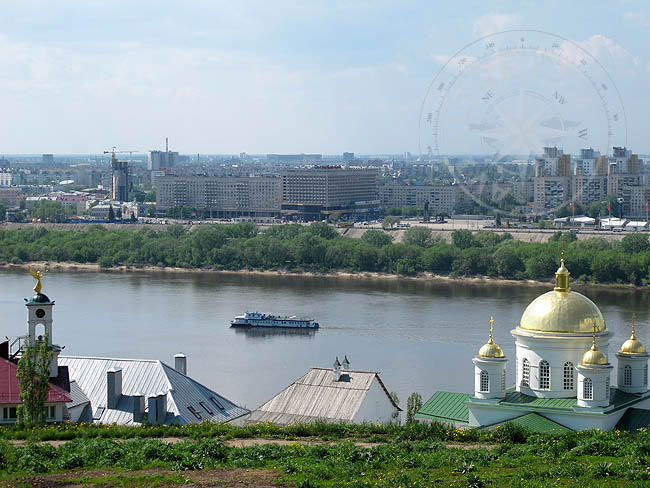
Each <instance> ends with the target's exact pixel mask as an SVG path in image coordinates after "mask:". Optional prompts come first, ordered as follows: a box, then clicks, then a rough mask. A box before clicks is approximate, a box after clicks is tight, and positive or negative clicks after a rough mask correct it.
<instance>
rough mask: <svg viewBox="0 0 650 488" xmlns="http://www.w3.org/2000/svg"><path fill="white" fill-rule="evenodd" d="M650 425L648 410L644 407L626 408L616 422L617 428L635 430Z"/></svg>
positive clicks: (649, 411)
mask: <svg viewBox="0 0 650 488" xmlns="http://www.w3.org/2000/svg"><path fill="white" fill-rule="evenodd" d="M648 427H650V410H646V409H645V408H628V409H627V411H626V412H625V413H624V414H623V416H622V417H621V420H619V421H618V423H617V424H616V428H617V429H619V430H630V431H633V430H637V429H643V428H645V429H647V428H648Z"/></svg>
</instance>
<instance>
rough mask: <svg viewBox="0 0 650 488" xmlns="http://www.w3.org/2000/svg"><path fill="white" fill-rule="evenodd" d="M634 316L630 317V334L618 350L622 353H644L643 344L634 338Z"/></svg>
mask: <svg viewBox="0 0 650 488" xmlns="http://www.w3.org/2000/svg"><path fill="white" fill-rule="evenodd" d="M635 318H636V317H634V316H633V317H632V335H631V336H630V338H629V339H628V340H627V341H625V342H624V343H623V345H622V346H621V350H620V351H618V352H622V353H623V354H645V353H646V350H645V346H644V345H643V344H642V343H641V341H640V340H638V339H637V338H636V333H635V332H636V331H635V329H636V327H635V323H634V319H635Z"/></svg>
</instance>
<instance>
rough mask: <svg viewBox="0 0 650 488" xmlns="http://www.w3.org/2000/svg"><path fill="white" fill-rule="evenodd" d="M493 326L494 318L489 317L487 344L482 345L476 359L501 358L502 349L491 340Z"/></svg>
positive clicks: (502, 355)
mask: <svg viewBox="0 0 650 488" xmlns="http://www.w3.org/2000/svg"><path fill="white" fill-rule="evenodd" d="M493 324H494V317H490V339H489V340H488V341H487V344H483V346H482V347H481V349H479V351H478V357H480V358H503V357H505V355H504V354H503V349H501V348H500V347H499V346H498V345H497V344H495V343H494V340H492V325H493Z"/></svg>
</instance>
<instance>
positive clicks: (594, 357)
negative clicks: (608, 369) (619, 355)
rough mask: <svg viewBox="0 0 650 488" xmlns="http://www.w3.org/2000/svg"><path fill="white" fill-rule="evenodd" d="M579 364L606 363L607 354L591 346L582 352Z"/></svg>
mask: <svg viewBox="0 0 650 488" xmlns="http://www.w3.org/2000/svg"><path fill="white" fill-rule="evenodd" d="M580 364H585V365H592V366H593V365H602V364H607V356H605V354H604V353H602V352H600V351H599V350H598V349H597V348H596V347H595V346H591V349H589V350H588V351H587V352H586V353H584V354H583V356H582V360H581V361H580Z"/></svg>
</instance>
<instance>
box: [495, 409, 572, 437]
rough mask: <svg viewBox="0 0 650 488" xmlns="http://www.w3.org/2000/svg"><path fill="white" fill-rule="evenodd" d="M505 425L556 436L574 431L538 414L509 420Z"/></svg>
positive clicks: (528, 414)
mask: <svg viewBox="0 0 650 488" xmlns="http://www.w3.org/2000/svg"><path fill="white" fill-rule="evenodd" d="M503 423H512V424H517V425H521V426H522V427H525V428H526V429H529V430H532V431H533V432H546V433H554V434H563V433H565V432H571V431H572V430H571V429H569V428H568V427H565V426H564V425H561V424H558V423H557V422H554V421H552V420H550V419H547V418H546V417H544V416H542V415H540V414H538V413H534V412H532V413H527V414H526V415H522V416H521V417H517V418H516V419H512V420H508V422H503ZM501 425H502V424H501Z"/></svg>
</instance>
